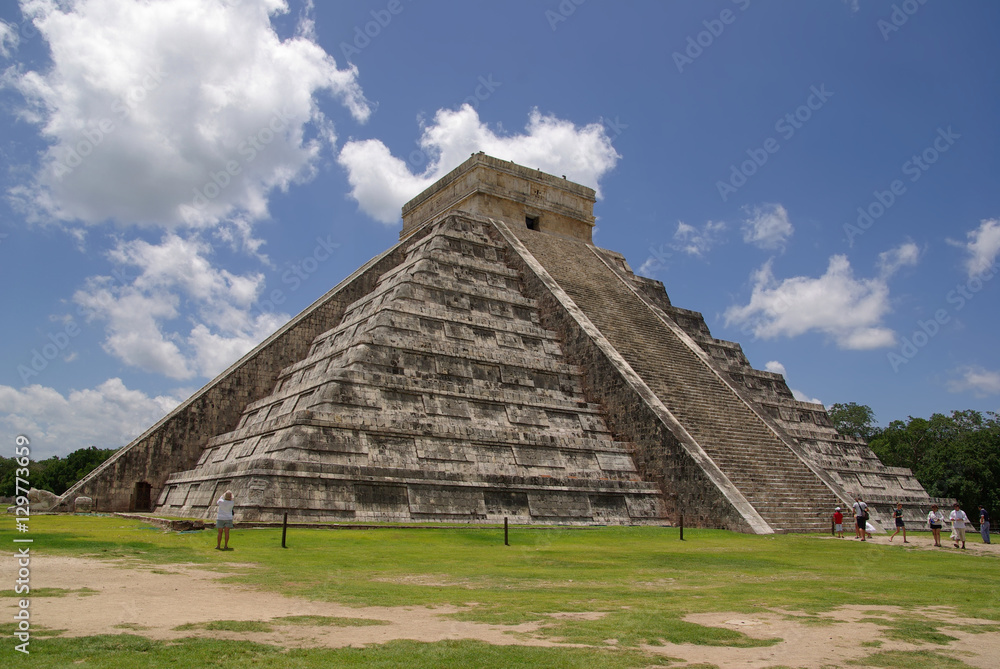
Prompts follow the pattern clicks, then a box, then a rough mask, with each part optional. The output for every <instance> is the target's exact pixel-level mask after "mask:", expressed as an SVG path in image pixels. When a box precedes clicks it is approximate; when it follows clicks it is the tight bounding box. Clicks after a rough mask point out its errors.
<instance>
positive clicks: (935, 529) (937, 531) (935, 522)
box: [927, 504, 944, 548]
mask: <svg viewBox="0 0 1000 669" xmlns="http://www.w3.org/2000/svg"><path fill="white" fill-rule="evenodd" d="M927 524H928V525H930V527H931V533H933V534H934V545H935V546H937V547H938V548H940V547H941V526H942V525H944V514H943V513H940V512H939V511H938V507H937V504H931V512H930V513H928V514H927Z"/></svg>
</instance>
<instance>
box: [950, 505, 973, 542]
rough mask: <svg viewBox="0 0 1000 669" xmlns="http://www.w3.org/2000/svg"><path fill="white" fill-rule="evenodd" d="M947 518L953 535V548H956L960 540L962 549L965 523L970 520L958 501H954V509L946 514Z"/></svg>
mask: <svg viewBox="0 0 1000 669" xmlns="http://www.w3.org/2000/svg"><path fill="white" fill-rule="evenodd" d="M948 520H950V521H951V530H952V534H954V535H955V548H958V542H959V541H961V542H962V550H965V524H966V523H968V522H970V521H969V517H968V516H967V515H965V511H962V509H961V507H960V506H959V504H958V502H955V510H954V511H952V512H951V515H949V516H948Z"/></svg>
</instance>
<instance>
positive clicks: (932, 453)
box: [828, 402, 1000, 517]
mask: <svg viewBox="0 0 1000 669" xmlns="http://www.w3.org/2000/svg"><path fill="white" fill-rule="evenodd" d="M828 413H829V415H830V419H831V420H833V424H834V425H835V426H836V428H837V431H839V432H840V433H841V434H844V435H849V436H853V437H860V438H862V439H865V440H866V441H868V445H869V446H871V449H872V450H873V451H875V455H877V456H878V457H879V459H880V460H881V461H882V462H883V463H884V464H886V465H888V466H890V467H909V468H910V469H911V470H913V474H914V476H916V477H917V480H918V481H920V484H921V485H922V486H923V487H924V489H925V490H927V492H928V493H929V494H930V495H931V496H933V497H954V498H955V499H957V500H958V503H959V504H961V505H962V509H964V510H965V512H966V513H968V514H969V517H978V511H977V509H978V508H979V505H980V504H982V505H983V506H985V507H986V509H987V510H988V511H990V512H991V513H997V512H1000V414H997V413H996V412H994V411H987V412H985V413H984V412H981V411H974V410H971V409H970V410H965V411H952V412H951V413H950V414H947V415H946V414H941V413H936V414H934V415H932V416H931V417H930V418H914V417H913V416H910V417H908V418H907V419H906V420H894V421H892V422H891V423H889V424H888V425H887V426H886V427H878V426H877V424H876V423H875V413H874V412H873V411H872V409H871V407H869V406H867V405H864V404H856V403H854V402H848V403H846V404H834V405H833V406H832V407H830V409H829V411H828Z"/></svg>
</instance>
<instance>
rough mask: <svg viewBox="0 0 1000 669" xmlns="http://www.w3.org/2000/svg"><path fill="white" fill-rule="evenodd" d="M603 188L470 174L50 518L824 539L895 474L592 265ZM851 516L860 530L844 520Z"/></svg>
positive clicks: (669, 312)
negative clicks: (230, 515) (224, 519)
mask: <svg viewBox="0 0 1000 669" xmlns="http://www.w3.org/2000/svg"><path fill="white" fill-rule="evenodd" d="M594 202H595V194H594V191H593V190H592V189H590V188H586V187H584V186H581V185H579V184H575V183H572V182H570V181H567V180H566V179H565V178H558V177H555V176H552V175H549V174H544V173H542V172H540V171H537V170H532V169H528V168H526V167H522V166H520V165H516V164H514V163H510V162H506V161H503V160H497V159H496V158H492V157H490V156H487V155H484V154H482V153H480V154H475V155H473V156H472V157H471V158H470V159H469V160H467V161H466V162H465V163H463V164H462V165H460V166H459V167H458V168H456V169H455V170H453V171H452V172H451V173H449V174H448V175H447V176H445V177H444V178H442V179H441V180H440V181H438V182H437V183H436V184H434V185H433V186H431V187H430V188H428V189H427V190H426V191H424V192H423V193H421V194H420V195H419V196H417V197H416V198H414V199H413V200H411V201H410V202H409V203H407V204H406V205H405V206H404V207H403V229H402V232H401V233H400V242H399V243H398V244H396V245H395V246H393V247H392V248H390V249H389V250H387V251H386V252H385V253H383V254H381V255H379V256H378V257H376V258H373V259H372V260H370V261H368V262H367V263H365V264H364V265H362V266H361V267H360V268H358V270H357V271H356V272H354V273H353V274H351V275H350V276H349V277H347V278H346V279H344V280H343V281H342V282H341V283H340V284H339V285H337V286H336V287H334V288H333V289H332V290H330V291H329V292H328V293H326V294H325V295H323V296H322V297H321V298H320V299H319V300H317V301H316V302H315V303H313V304H312V305H311V306H310V307H308V308H307V309H306V310H305V311H303V312H302V313H301V314H299V315H298V316H296V317H295V318H293V319H292V320H291V321H290V322H289V323H287V324H286V325H285V326H284V327H282V328H281V329H280V330H278V331H277V332H275V333H274V334H273V335H271V336H270V337H269V338H268V339H267V340H266V341H264V342H263V343H261V344H260V345H259V346H257V348H255V349H254V350H253V351H251V352H250V353H248V354H246V355H245V356H244V357H243V358H242V359H240V360H239V361H238V362H236V363H235V364H234V365H232V366H231V367H230V368H229V369H227V370H226V371H225V372H223V373H222V374H220V375H219V376H218V377H216V378H215V379H214V380H212V381H211V382H210V383H209V384H208V385H206V386H205V387H204V388H202V389H201V390H199V391H198V392H197V393H195V394H194V395H193V396H192V397H190V398H189V399H188V400H187V401H185V402H184V403H183V404H181V405H180V406H178V407H177V408H176V409H174V410H173V411H171V412H170V413H169V414H168V415H167V416H165V417H164V418H163V419H162V420H161V421H159V422H158V423H157V424H155V425H153V426H152V427H151V428H149V429H148V430H147V431H146V432H145V433H143V434H142V435H141V436H140V437H139V438H137V439H136V440H135V441H133V442H132V443H130V444H128V445H127V446H125V447H123V448H122V449H121V450H120V451H118V452H117V453H116V454H115V455H114V456H113V457H112V458H111V459H109V460H108V461H107V462H106V463H104V464H103V465H102V466H101V467H99V468H98V469H96V470H95V471H94V472H92V473H91V474H90V475H88V476H87V477H86V478H84V479H83V480H82V481H80V482H79V483H78V484H76V485H75V486H74V487H73V488H71V489H70V490H69V491H68V492H67V493H66V494H65V495H64V496H63V498H62V504H63V505H64V506H71V505H72V503H73V500H75V499H76V498H77V497H79V496H87V497H90V498H92V499H93V506H94V509H95V510H99V511H142V510H148V511H155V512H156V513H159V514H167V515H175V516H194V517H202V518H211V517H214V513H215V501H216V500H217V499H219V497H220V496H221V494H222V492H223V491H224V490H226V489H231V490H232V491H233V492H234V493H235V496H236V500H237V506H236V518H237V521H251V520H255V521H276V520H280V519H281V518H282V516H283V514H285V513H287V514H289V519H290V520H294V521H315V522H372V521H395V522H426V521H448V522H471V523H495V522H502V520H503V518H505V517H506V518H509V519H510V520H511V521H512V522H515V523H571V524H664V523H674V522H677V521H678V520H679V519H680V516H681V515H682V514H683V518H684V522H685V524H687V525H689V526H700V527H720V528H729V529H733V530H738V531H742V532H754V533H771V532H790V531H820V530H828V529H829V527H830V517H831V514H832V511H833V508H834V507H835V506H837V505H840V506H842V507H847V508H849V507H850V505H851V503H852V502H853V500H854V498H855V497H856V496H858V495H861V496H862V497H864V499H865V500H866V501H867V502H868V503H869V504H870V505H871V507H872V509H873V510H874V511H875V512H876V513H875V519H876V520H880V519H881V520H883V521H885V520H887V519H888V518H889V515H888V514H889V510H890V508H891V507H894V506H895V504H896V502H900V501H901V502H903V503H904V506H905V508H906V517H907V519H909V520H911V521H914V522H920V521H922V519H923V518H924V514H925V513H926V508H927V507H928V505H929V504H930V503H931V501H932V500H931V498H930V497H928V495H927V493H926V491H925V490H924V489H923V488H922V487H921V486H920V484H919V483H918V482H917V481H916V479H915V478H914V477H913V475H912V473H911V472H910V471H909V470H908V469H901V468H894V467H886V466H884V465H883V464H882V463H881V462H879V460H878V458H877V457H876V456H875V454H874V453H873V452H872V451H871V449H870V448H868V446H867V445H866V444H865V443H864V442H862V441H859V440H857V439H851V438H847V437H844V436H841V435H839V434H838V433H837V431H836V430H835V429H834V428H833V426H832V423H831V421H830V419H829V417H828V416H827V414H826V411H825V410H824V408H823V406H822V405H820V404H811V403H807V402H801V401H798V400H796V399H794V398H793V397H792V393H791V391H790V390H789V389H788V386H787V385H786V384H785V381H784V379H783V378H782V377H781V376H780V375H778V374H774V373H771V372H766V371H760V370H757V369H754V368H753V367H751V366H750V363H749V362H748V361H747V359H746V357H745V356H744V355H743V352H742V349H741V348H740V346H739V344H736V343H733V342H728V341H723V340H720V339H715V338H713V337H712V335H711V333H710V332H709V329H708V327H707V325H706V324H705V320H704V318H702V316H701V314H700V313H698V312H695V311H689V310H687V309H682V308H679V307H675V306H673V305H672V304H671V302H670V299H669V298H668V296H667V293H666V291H665V290H664V287H663V284H662V283H660V282H659V281H654V280H651V279H647V278H644V277H640V276H636V275H635V274H634V273H633V272H632V270H631V269H630V268H629V265H628V264H627V263H626V262H625V259H624V257H622V256H621V255H620V254H618V253H615V252H614V251H608V250H605V249H601V248H598V247H596V246H594V245H593V243H592V240H591V232H592V230H593V226H594V215H593V205H594ZM847 515H850V514H849V512H848V514H847Z"/></svg>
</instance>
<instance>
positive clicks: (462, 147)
mask: <svg viewBox="0 0 1000 669" xmlns="http://www.w3.org/2000/svg"><path fill="white" fill-rule="evenodd" d="M418 145H419V147H420V150H419V151H415V156H408V158H412V160H411V162H413V163H415V164H417V165H423V164H424V161H426V162H427V166H426V168H425V169H424V170H423V171H422V172H420V173H416V174H415V173H413V172H411V171H410V168H409V167H408V166H407V163H406V162H405V161H404V160H403V159H401V158H397V157H395V156H393V155H392V153H391V152H390V151H389V149H388V147H386V145H385V144H383V143H382V142H381V141H379V140H377V139H368V140H359V141H351V142H347V143H346V144H345V145H344V147H343V149H341V151H340V156H339V158H338V160H339V162H340V164H341V165H342V166H343V167H344V168H345V169H346V170H347V179H348V181H349V182H350V184H351V197H352V198H354V199H355V200H356V201H357V203H358V206H359V207H360V208H361V211H363V212H364V213H365V214H367V215H368V216H370V217H372V218H373V219H375V220H376V221H379V222H380V223H386V224H394V223H396V222H397V221H399V215H400V209H401V208H402V206H403V205H404V204H405V203H406V202H407V201H408V200H410V199H412V198H413V197H414V196H416V195H418V194H419V193H420V192H421V191H422V190H424V189H425V188H427V187H428V186H430V185H431V184H433V183H434V182H435V181H437V180H438V179H439V178H441V177H442V176H444V175H445V174H447V173H448V172H449V171H450V170H452V169H454V168H455V167H457V166H458V165H460V164H461V163H462V162H463V161H465V160H467V159H468V157H469V156H470V155H471V154H473V153H476V152H478V151H483V152H485V153H487V154H489V155H491V156H495V157H497V158H501V159H503V160H511V161H513V162H516V163H519V164H521V165H526V166H528V167H533V168H538V169H540V170H542V171H544V172H549V173H551V174H559V175H563V174H564V175H566V178H567V179H570V180H571V181H575V182H577V183H581V184H584V185H586V186H590V187H591V188H594V189H595V190H597V191H598V195H599V193H600V188H599V182H600V179H601V177H602V176H604V174H606V173H607V172H608V171H610V170H611V169H612V168H613V167H614V166H615V164H616V163H617V162H618V159H619V158H620V156H619V155H618V153H617V152H616V151H615V149H614V147H613V146H612V145H611V139H610V138H609V137H608V135H607V133H606V132H605V128H604V126H603V125H602V124H601V123H591V124H589V125H585V126H582V127H578V126H577V125H575V124H574V123H572V122H570V121H564V120H561V119H558V118H556V117H555V116H550V115H545V114H542V113H541V112H539V111H538V110H537V109H535V110H532V112H531V113H530V114H529V116H528V124H527V126H525V130H524V132H523V133H522V134H515V135H504V134H498V133H497V132H494V131H493V130H491V129H490V128H489V127H488V126H487V125H486V124H485V123H483V122H482V121H480V120H479V114H478V113H476V110H475V109H473V108H472V106H471V105H468V104H465V105H462V107H461V108H459V109H457V110H448V109H439V110H438V112H437V113H436V114H435V116H434V120H433V122H431V123H430V124H429V125H426V126H425V127H424V128H423V132H422V134H421V136H420V140H419V142H418Z"/></svg>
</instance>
